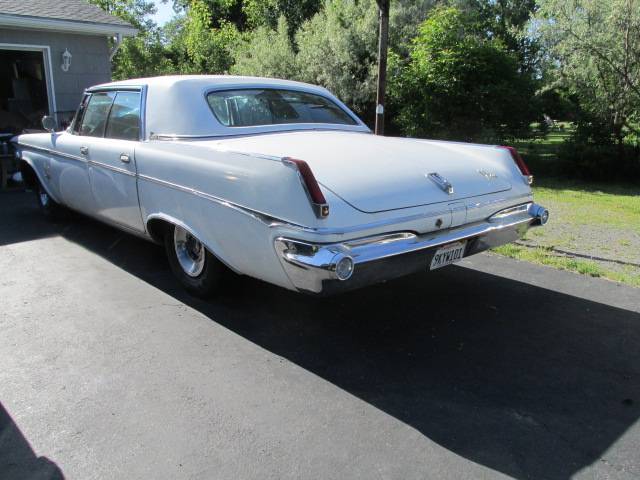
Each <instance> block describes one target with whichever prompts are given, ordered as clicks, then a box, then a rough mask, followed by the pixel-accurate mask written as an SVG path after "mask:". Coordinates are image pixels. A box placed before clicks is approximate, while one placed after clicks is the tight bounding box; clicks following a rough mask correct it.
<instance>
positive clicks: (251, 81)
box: [89, 75, 327, 92]
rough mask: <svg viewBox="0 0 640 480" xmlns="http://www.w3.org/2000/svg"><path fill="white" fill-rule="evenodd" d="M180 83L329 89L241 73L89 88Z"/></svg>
mask: <svg viewBox="0 0 640 480" xmlns="http://www.w3.org/2000/svg"><path fill="white" fill-rule="evenodd" d="M180 83H188V84H190V85H192V86H194V87H198V86H201V85H209V86H212V87H213V86H216V87H218V86H241V85H247V86H248V85H270V86H273V87H298V88H305V89H310V90H322V91H325V92H326V91H327V89H325V88H323V87H319V86H317V85H312V84H310V83H304V82H296V81H293V80H282V79H278V78H268V77H251V76H239V75H165V76H159V77H146V78H132V79H128V80H118V81H115V82H109V83H102V84H100V85H95V86H93V87H91V88H89V90H97V89H103V88H109V87H111V88H113V87H133V86H136V87H138V86H143V85H146V86H148V87H163V88H170V87H172V86H174V85H176V84H180Z"/></svg>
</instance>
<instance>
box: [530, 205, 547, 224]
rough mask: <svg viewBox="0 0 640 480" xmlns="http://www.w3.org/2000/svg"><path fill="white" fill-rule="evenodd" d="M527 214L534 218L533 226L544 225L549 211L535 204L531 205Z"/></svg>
mask: <svg viewBox="0 0 640 480" xmlns="http://www.w3.org/2000/svg"><path fill="white" fill-rule="evenodd" d="M529 214H530V215H531V216H532V217H534V218H535V223H534V225H544V224H545V223H547V222H548V221H549V210H547V209H546V208H544V207H543V206H542V205H538V204H537V203H533V204H531V207H529Z"/></svg>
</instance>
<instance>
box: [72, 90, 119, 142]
mask: <svg viewBox="0 0 640 480" xmlns="http://www.w3.org/2000/svg"><path fill="white" fill-rule="evenodd" d="M114 97H115V93H114V92H99V93H93V94H91V98H89V103H88V104H87V107H86V109H85V112H84V115H83V117H82V123H81V125H80V132H79V133H80V135H85V136H88V137H102V136H103V135H104V127H105V125H106V123H107V115H108V114H109V109H110V108H111V103H112V102H113V98H114Z"/></svg>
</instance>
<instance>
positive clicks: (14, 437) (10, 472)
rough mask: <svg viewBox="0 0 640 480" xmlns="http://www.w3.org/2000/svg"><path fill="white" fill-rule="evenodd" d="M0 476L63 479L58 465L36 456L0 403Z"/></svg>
mask: <svg viewBox="0 0 640 480" xmlns="http://www.w3.org/2000/svg"><path fill="white" fill-rule="evenodd" d="M0 478H6V479H21V478H24V479H33V480H64V475H63V474H62V471H61V470H60V468H58V466H57V465H56V464H55V463H53V462H52V461H51V460H49V459H48V458H46V457H38V456H37V455H36V453H35V452H34V451H33V449H32V448H31V445H29V442H28V441H27V439H26V438H25V437H24V435H23V434H22V432H21V431H20V429H19V428H18V426H17V425H16V424H15V422H14V421H13V419H12V418H11V416H10V415H9V412H7V411H6V410H5V408H4V407H3V406H2V404H1V403H0Z"/></svg>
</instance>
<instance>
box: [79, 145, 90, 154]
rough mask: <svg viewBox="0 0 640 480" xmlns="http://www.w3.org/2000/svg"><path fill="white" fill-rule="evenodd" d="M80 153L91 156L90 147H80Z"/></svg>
mask: <svg viewBox="0 0 640 480" xmlns="http://www.w3.org/2000/svg"><path fill="white" fill-rule="evenodd" d="M80 153H81V154H82V155H89V147H80Z"/></svg>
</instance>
